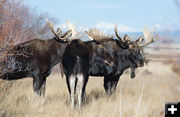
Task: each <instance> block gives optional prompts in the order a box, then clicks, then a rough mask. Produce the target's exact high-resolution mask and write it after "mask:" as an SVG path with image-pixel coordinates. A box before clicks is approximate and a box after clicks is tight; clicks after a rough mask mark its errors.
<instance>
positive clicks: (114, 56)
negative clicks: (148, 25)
mask: <svg viewBox="0 0 180 117" xmlns="http://www.w3.org/2000/svg"><path fill="white" fill-rule="evenodd" d="M115 33H116V36H117V37H118V39H113V38H112V37H108V38H107V37H106V38H104V37H103V38H102V39H100V40H98V39H95V38H93V36H91V35H90V34H89V33H88V32H87V34H88V36H89V37H90V38H92V39H94V40H95V41H86V42H84V41H81V40H79V39H76V40H72V41H71V42H70V43H69V44H68V45H67V47H66V49H65V51H64V54H63V57H62V64H63V68H64V73H65V75H66V82H67V87H68V90H69V93H70V98H71V105H72V107H73V108H74V107H75V92H76V87H78V91H77V92H78V107H79V109H81V106H82V100H84V99H85V89H86V84H87V82H88V78H89V76H104V88H105V91H106V92H107V93H108V94H111V93H112V92H113V91H114V90H115V89H116V85H117V83H118V80H119V77H120V76H121V75H122V73H123V71H124V70H125V69H127V68H131V77H132V78H134V77H135V69H136V68H137V67H142V66H143V65H144V58H143V56H142V54H141V52H140V50H141V48H142V47H144V46H145V45H148V44H150V43H152V42H153V41H154V39H153V38H152V35H151V33H149V32H148V31H147V30H146V31H144V37H145V38H146V39H149V40H150V41H149V42H146V43H144V44H142V41H143V39H142V38H139V39H138V40H136V41H130V40H129V39H128V38H127V35H125V38H124V40H122V39H121V37H120V36H119V34H118V33H117V26H116V28H115ZM95 37H96V36H95Z"/></svg>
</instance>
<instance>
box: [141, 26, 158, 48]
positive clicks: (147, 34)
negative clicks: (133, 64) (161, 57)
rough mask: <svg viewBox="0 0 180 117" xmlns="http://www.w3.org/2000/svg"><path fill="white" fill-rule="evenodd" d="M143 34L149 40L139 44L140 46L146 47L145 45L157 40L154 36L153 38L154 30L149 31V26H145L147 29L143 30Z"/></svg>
mask: <svg viewBox="0 0 180 117" xmlns="http://www.w3.org/2000/svg"><path fill="white" fill-rule="evenodd" d="M143 35H144V38H145V39H146V40H147V41H148V42H146V43H144V44H139V46H140V47H144V46H146V45H149V44H151V43H153V42H155V41H156V40H154V38H153V32H152V33H151V32H149V31H148V29H147V28H145V29H144V30H143Z"/></svg>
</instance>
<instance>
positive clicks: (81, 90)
mask: <svg viewBox="0 0 180 117" xmlns="http://www.w3.org/2000/svg"><path fill="white" fill-rule="evenodd" d="M77 78H78V83H77V86H78V106H79V110H81V107H82V100H83V97H84V96H85V88H86V84H87V81H88V77H85V75H84V74H78V75H77Z"/></svg>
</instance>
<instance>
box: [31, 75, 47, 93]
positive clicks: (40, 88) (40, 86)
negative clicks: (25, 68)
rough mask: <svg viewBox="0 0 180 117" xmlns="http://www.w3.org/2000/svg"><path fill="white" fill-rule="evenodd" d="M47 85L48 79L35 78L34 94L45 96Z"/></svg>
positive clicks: (38, 76) (36, 76)
mask: <svg viewBox="0 0 180 117" xmlns="http://www.w3.org/2000/svg"><path fill="white" fill-rule="evenodd" d="M45 85H46V77H42V76H40V75H34V76H33V89H34V92H35V93H36V94H37V95H39V96H41V94H43V95H45Z"/></svg>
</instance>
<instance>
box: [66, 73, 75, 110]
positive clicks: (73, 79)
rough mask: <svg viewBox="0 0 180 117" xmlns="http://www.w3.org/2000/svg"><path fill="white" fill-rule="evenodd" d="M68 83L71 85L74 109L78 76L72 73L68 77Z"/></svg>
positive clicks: (70, 91)
mask: <svg viewBox="0 0 180 117" xmlns="http://www.w3.org/2000/svg"><path fill="white" fill-rule="evenodd" d="M67 81H68V82H67V85H68V87H69V93H70V98H71V107H72V108H73V109H74V107H75V102H74V100H75V99H74V98H75V88H76V87H75V85H76V76H75V75H71V76H70V77H67Z"/></svg>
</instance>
